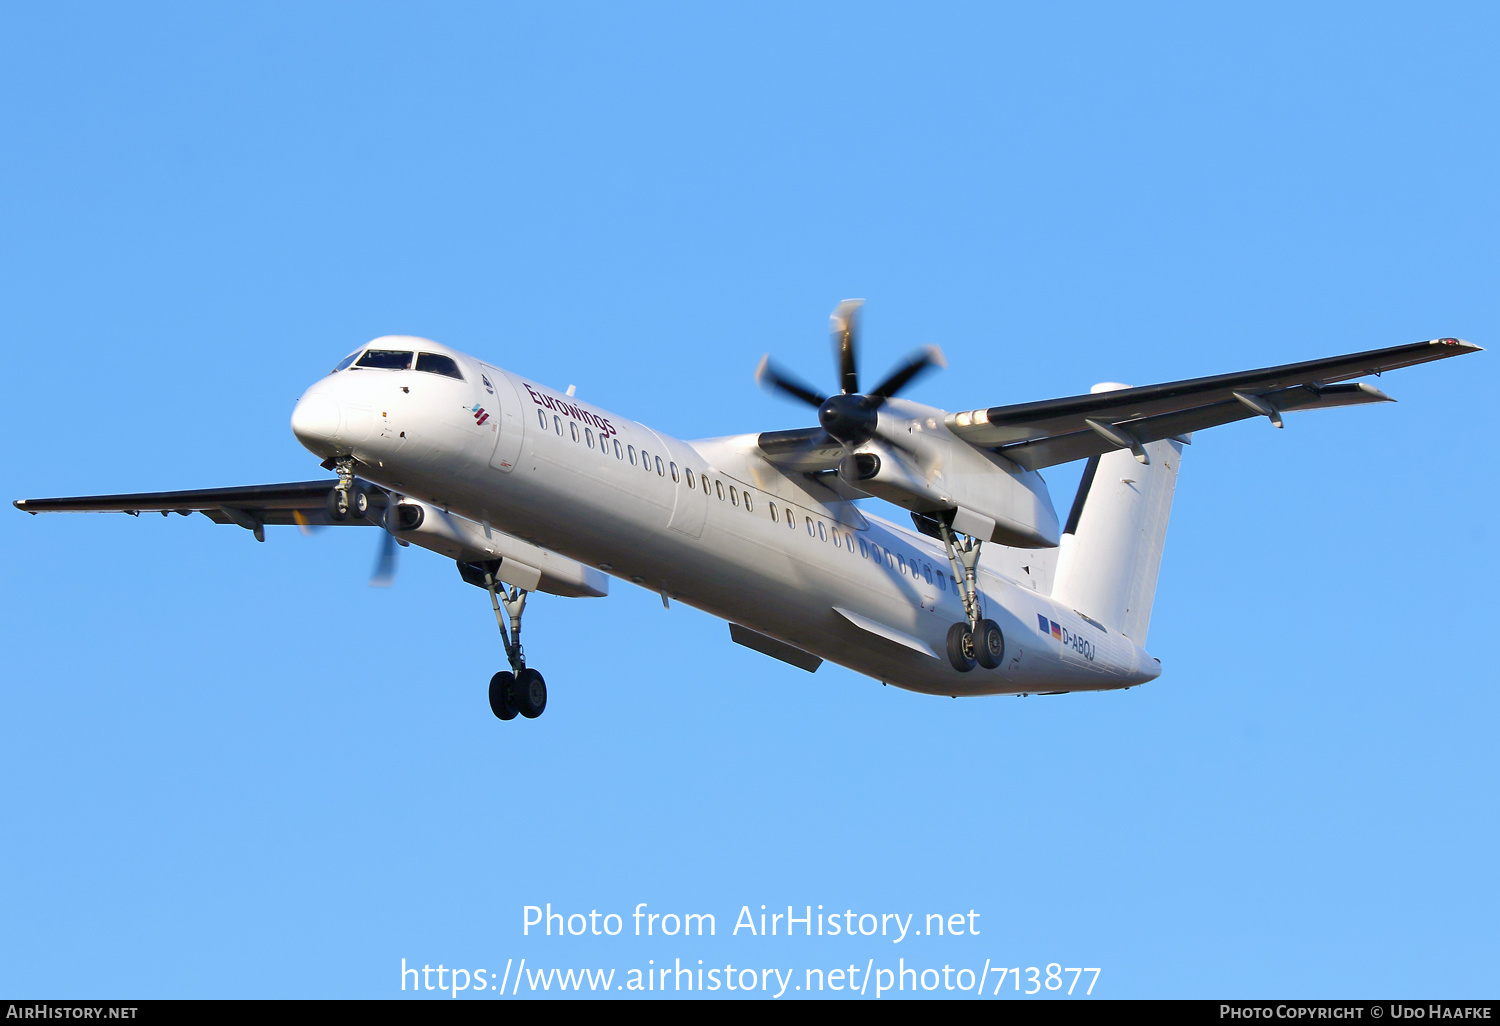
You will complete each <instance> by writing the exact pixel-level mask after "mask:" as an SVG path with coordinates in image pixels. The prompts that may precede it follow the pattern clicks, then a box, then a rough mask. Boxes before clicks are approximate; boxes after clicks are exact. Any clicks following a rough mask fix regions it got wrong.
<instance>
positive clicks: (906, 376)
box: [870, 346, 948, 399]
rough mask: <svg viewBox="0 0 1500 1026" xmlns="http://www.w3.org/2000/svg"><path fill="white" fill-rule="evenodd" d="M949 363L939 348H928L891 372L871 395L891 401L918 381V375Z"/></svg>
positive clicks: (913, 355)
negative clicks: (913, 382) (894, 396)
mask: <svg viewBox="0 0 1500 1026" xmlns="http://www.w3.org/2000/svg"><path fill="white" fill-rule="evenodd" d="M946 366H948V361H947V360H945V359H944V358H943V351H942V350H941V349H939V348H938V347H937V346H926V347H924V348H923V349H921V350H919V351H918V352H916V353H913V354H912V355H911V357H909V358H908V359H907V361H906V363H904V364H902V365H901V366H900V367H898V368H896V369H895V370H894V371H892V372H891V374H890V376H889V377H887V378H886V379H885V380H884V381H882V382H881V383H880V384H878V385H876V386H875V390H874V391H873V392H871V393H870V395H871V397H873V398H876V399H889V398H890V397H891V396H893V395H895V394H896V393H897V392H899V391H901V390H902V389H903V388H905V387H906V386H907V385H909V384H911V383H912V381H913V380H915V379H916V377H917V375H919V374H922V373H924V372H925V371H927V370H928V368H931V367H946Z"/></svg>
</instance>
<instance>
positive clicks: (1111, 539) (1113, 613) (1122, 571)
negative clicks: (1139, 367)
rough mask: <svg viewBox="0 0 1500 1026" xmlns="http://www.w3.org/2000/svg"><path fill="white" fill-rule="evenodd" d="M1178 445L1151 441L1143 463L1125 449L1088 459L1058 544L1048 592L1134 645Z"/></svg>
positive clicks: (1151, 586)
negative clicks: (1054, 571) (1121, 635)
mask: <svg viewBox="0 0 1500 1026" xmlns="http://www.w3.org/2000/svg"><path fill="white" fill-rule="evenodd" d="M1096 390H1097V389H1096ZM1182 449H1183V445H1182V443H1181V442H1179V441H1177V440H1175V439H1167V440H1163V441H1159V442H1151V443H1149V444H1147V445H1146V446H1145V451H1146V455H1147V456H1148V457H1149V458H1150V460H1151V462H1150V463H1149V464H1146V465H1142V464H1141V463H1140V462H1138V461H1137V460H1136V458H1135V457H1134V456H1133V455H1132V454H1131V452H1130V450H1129V449H1116V450H1115V451H1113V452H1108V453H1105V454H1104V455H1103V456H1095V457H1093V458H1092V459H1090V460H1089V462H1088V466H1087V467H1086V468H1085V470H1084V474H1083V480H1082V481H1081V482H1079V485H1078V497H1077V498H1076V499H1074V500H1073V509H1072V512H1071V513H1069V514H1068V523H1067V526H1066V527H1065V528H1064V529H1063V536H1062V543H1061V545H1060V546H1059V547H1058V554H1057V575H1056V578H1055V581H1054V583H1053V586H1052V595H1053V597H1054V598H1055V599H1057V600H1058V601H1059V602H1061V603H1063V604H1064V605H1068V606H1071V607H1072V608H1074V609H1076V610H1078V611H1079V612H1080V613H1086V614H1088V615H1089V616H1091V617H1093V618H1094V619H1096V620H1099V621H1101V622H1103V623H1104V624H1105V625H1106V626H1108V627H1110V628H1112V629H1114V630H1117V631H1119V632H1120V633H1121V634H1123V635H1125V636H1126V637H1127V638H1129V639H1130V640H1131V641H1134V642H1135V643H1136V644H1137V645H1140V646H1141V647H1142V648H1144V647H1145V645H1146V628H1147V627H1149V626H1150V625H1151V602H1152V599H1154V598H1155V596H1156V575H1157V571H1158V570H1160V569H1161V553H1162V547H1163V545H1164V543H1165V542H1166V538H1167V518H1168V517H1169V516H1170V515H1171V513H1172V493H1173V491H1174V489H1175V488H1176V485H1177V467H1178V464H1179V462H1180V460H1181V459H1182Z"/></svg>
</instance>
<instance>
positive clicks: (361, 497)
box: [349, 485, 370, 520]
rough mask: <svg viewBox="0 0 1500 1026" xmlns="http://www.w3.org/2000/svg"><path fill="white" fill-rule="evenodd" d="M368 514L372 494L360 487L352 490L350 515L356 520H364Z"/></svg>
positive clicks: (350, 490) (350, 491) (350, 493)
mask: <svg viewBox="0 0 1500 1026" xmlns="http://www.w3.org/2000/svg"><path fill="white" fill-rule="evenodd" d="M368 512H370V493H369V492H367V491H365V490H364V489H363V488H360V487H359V486H358V485H356V486H354V487H353V488H350V489H349V515H350V516H351V517H353V518H354V519H355V520H363V519H364V518H365V514H366V513H368Z"/></svg>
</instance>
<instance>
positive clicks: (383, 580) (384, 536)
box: [370, 526, 396, 588]
mask: <svg viewBox="0 0 1500 1026" xmlns="http://www.w3.org/2000/svg"><path fill="white" fill-rule="evenodd" d="M395 579H396V536H395V535H394V534H392V533H391V532H390V531H389V530H387V529H386V528H385V527H383V526H382V527H381V529H380V550H379V552H378V553H377V555H376V556H375V571H374V573H372V574H371V575H370V587H372V588H389V587H390V586H391V582H392V581H394V580H395Z"/></svg>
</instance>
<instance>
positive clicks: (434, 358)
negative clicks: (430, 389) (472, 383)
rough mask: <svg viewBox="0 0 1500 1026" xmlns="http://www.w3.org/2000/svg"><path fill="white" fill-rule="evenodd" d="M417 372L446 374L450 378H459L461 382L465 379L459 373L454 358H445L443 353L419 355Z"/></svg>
mask: <svg viewBox="0 0 1500 1026" xmlns="http://www.w3.org/2000/svg"><path fill="white" fill-rule="evenodd" d="M417 370H419V371H428V372H430V373H432V374H445V375H447V376H448V377H450V378H457V379H458V380H459V381H462V380H463V379H464V376H463V375H462V374H461V373H459V370H458V364H457V363H456V362H455V361H454V359H453V357H451V356H444V355H443V354H441V353H418V354H417Z"/></svg>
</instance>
